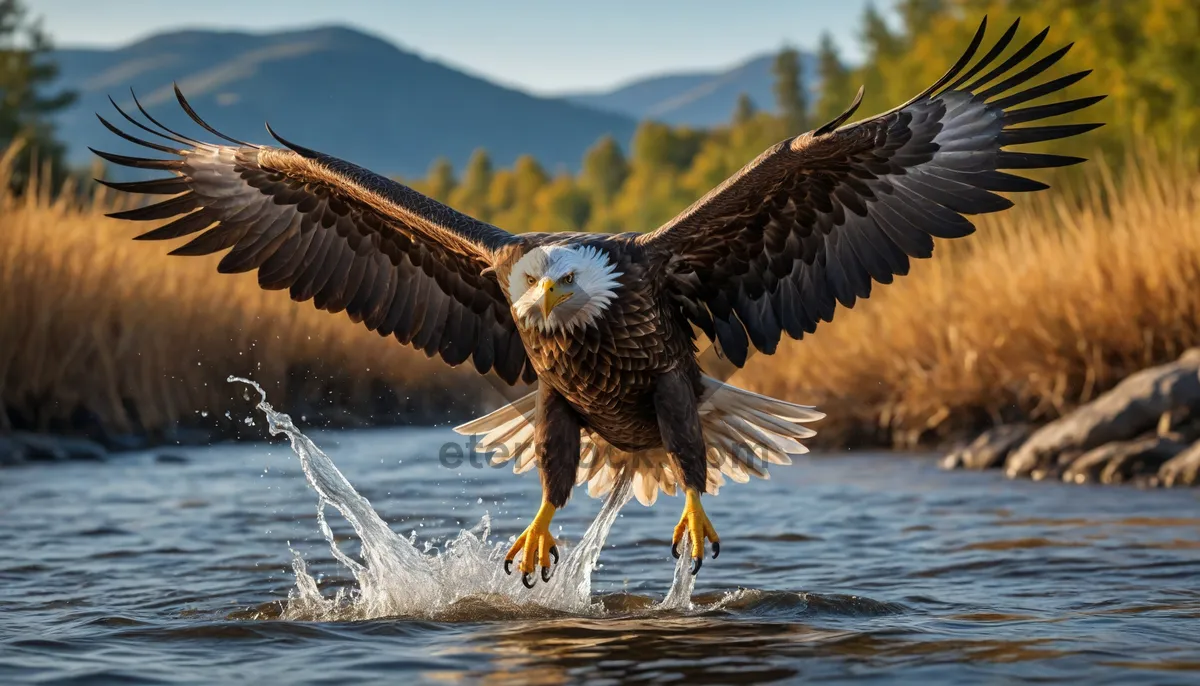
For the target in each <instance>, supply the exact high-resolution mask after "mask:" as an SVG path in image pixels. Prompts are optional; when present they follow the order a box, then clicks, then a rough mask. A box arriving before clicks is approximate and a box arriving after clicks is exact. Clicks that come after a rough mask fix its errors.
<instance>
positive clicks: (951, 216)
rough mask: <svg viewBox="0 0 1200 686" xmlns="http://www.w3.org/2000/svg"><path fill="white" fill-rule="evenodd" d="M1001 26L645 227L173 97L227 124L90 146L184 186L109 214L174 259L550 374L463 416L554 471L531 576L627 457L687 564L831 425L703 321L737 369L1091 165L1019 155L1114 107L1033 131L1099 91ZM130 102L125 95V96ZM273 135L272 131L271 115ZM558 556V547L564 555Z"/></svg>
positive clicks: (416, 343)
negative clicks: (765, 377) (389, 161)
mask: <svg viewBox="0 0 1200 686" xmlns="http://www.w3.org/2000/svg"><path fill="white" fill-rule="evenodd" d="M986 25H987V22H986V20H985V21H984V22H983V23H981V25H980V27H979V30H978V31H977V32H976V34H975V36H974V38H973V40H972V41H971V43H970V45H969V46H968V48H967V50H966V52H965V53H964V54H963V56H962V58H961V59H960V60H959V61H958V62H957V63H956V64H955V65H954V66H953V67H952V68H951V69H950V70H949V71H948V72H947V73H946V75H945V76H943V77H942V78H941V79H939V80H938V81H937V82H936V83H934V84H933V85H932V86H930V87H929V88H928V89H926V90H925V91H924V92H922V93H920V94H919V95H917V96H916V97H915V98H913V99H912V100H910V101H909V102H907V103H905V104H903V105H901V106H899V107H897V108H895V109H893V110H890V111H888V112H885V113H883V114H880V115H878V116H875V117H871V118H869V119H864V120H861V121H858V122H855V123H853V124H849V125H843V124H844V122H845V121H847V120H848V119H849V118H850V116H851V115H852V114H853V113H854V111H855V109H856V108H857V106H858V102H859V101H860V100H861V97H862V92H861V91H860V92H859V96H858V98H856V99H855V102H854V103H853V104H852V105H851V106H850V108H849V109H848V110H847V111H846V112H845V113H843V114H842V115H840V116H839V117H838V118H837V119H835V120H834V121H831V122H829V123H828V124H826V125H824V126H822V127H820V128H818V129H816V130H815V131H811V132H809V133H805V134H803V135H799V136H796V137H794V138H789V139H787V140H785V141H782V142H780V143H779V144H777V145H775V146H773V147H772V148H770V149H769V150H767V151H766V152H764V153H763V154H762V155H760V156H759V157H758V158H757V159H755V160H754V161H752V162H750V163H749V164H748V165H746V166H745V167H744V168H743V169H742V170H741V171H739V172H738V173H737V174H735V175H734V176H733V177H731V178H729V179H728V180H726V181H725V182H724V183H722V184H721V185H720V186H719V187H717V188H716V189H714V190H713V191H711V192H710V193H708V194H707V195H705V196H704V197H703V198H701V199H700V200H698V201H697V202H696V203H695V204H693V205H692V206H691V207H689V208H688V209H686V210H685V211H684V212H682V213H681V214H680V215H679V216H677V217H676V218H674V219H672V220H671V221H670V222H668V223H667V224H666V225H664V226H662V227H661V228H659V229H658V230H656V231H653V232H651V233H647V234H636V233H623V234H586V233H526V234H516V235H514V234H510V233H508V232H506V231H504V230H502V229H500V228H497V227H495V226H492V225H490V224H487V223H485V222H482V221H479V220H476V219H473V218H471V217H469V216H466V215H464V214H461V213H459V212H456V211H455V210H453V209H451V208H449V207H446V206H445V205H442V204H441V203H438V202H436V201H434V200H432V199H430V198H428V197H425V196H424V195H421V194H420V193H418V192H416V191H414V190H412V189H411V188H408V187H406V186H404V185H402V184H400V183H397V182H395V181H391V180H389V179H386V178H384V177H382V176H379V175H377V174H374V173H372V172H370V171H367V170H365V169H362V168H360V167H357V166H355V165H353V164H350V163H348V162H345V161H342V160H340V159H337V158H334V157H331V156H328V155H324V154H322V153H319V152H316V151H314V150H310V149H308V148H304V147H301V146H299V145H296V144H294V143H290V142H288V141H286V140H284V139H283V138H281V137H279V136H278V135H276V134H275V133H274V132H273V131H272V132H271V134H272V136H274V137H275V138H276V139H277V140H278V141H279V142H280V144H282V145H283V146H284V147H283V148H278V147H266V146H259V145H253V144H250V143H244V142H241V141H237V140H234V139H231V138H229V137H227V136H225V135H223V134H221V133H219V132H218V131H217V130H216V129H214V128H212V127H211V126H209V125H208V124H207V123H205V122H204V121H203V120H202V119H200V117H199V116H198V115H197V114H196V113H195V112H194V111H193V110H192V108H191V106H190V105H188V103H187V101H186V100H185V99H184V97H183V94H182V93H180V92H179V90H178V88H177V89H176V95H177V96H178V99H179V103H180V105H181V106H182V107H183V108H184V110H185V111H186V112H187V113H188V114H189V115H190V116H191V117H192V118H193V119H194V120H195V121H196V122H197V123H198V124H199V125H200V126H202V127H203V128H204V129H205V130H207V131H208V132H209V133H211V134H213V135H214V136H217V137H219V138H220V139H222V140H224V141H226V143H227V144H210V143H204V142H201V141H198V140H195V139H192V138H190V137H187V136H184V135H182V134H179V133H176V132H174V131H172V130H171V129H168V128H166V127H165V126H163V125H162V124H160V123H159V122H157V121H156V120H154V118H153V117H151V116H150V115H149V114H148V113H147V112H146V111H145V110H144V109H143V108H142V107H141V105H140V103H137V102H136V99H135V101H134V102H135V104H136V106H137V108H138V109H139V111H140V112H141V114H142V115H143V116H144V117H145V118H146V120H147V121H148V123H143V122H142V121H140V120H138V119H136V118H134V117H133V116H131V115H129V114H127V113H126V112H125V111H123V110H121V109H120V108H119V107H118V108H117V110H118V112H119V113H120V114H121V115H122V116H123V117H124V118H125V119H126V120H127V121H128V122H129V123H130V124H132V125H133V126H135V127H137V128H138V129H140V130H142V131H144V132H147V133H150V134H153V135H154V136H156V137H157V138H159V139H161V140H163V141H165V143H158V142H153V141H148V140H143V139H140V138H137V137H135V136H132V135H130V134H128V133H126V132H124V131H122V130H121V129H119V128H117V127H116V126H114V125H112V124H111V123H109V122H108V121H106V120H104V119H103V118H101V121H102V122H103V123H104V125H105V126H106V127H108V128H109V129H110V130H111V131H113V132H114V133H116V134H117V135H119V136H121V137H122V138H125V139H127V140H130V141H133V142H135V143H138V144H139V145H143V146H145V147H148V148H151V149H153V150H157V151H160V152H163V153H166V154H168V155H169V156H170V157H168V158H167V159H147V158H141V157H127V156H123V155H114V154H111V153H104V152H99V151H95V152H96V154H97V155H99V156H100V157H102V158H103V159H105V160H108V161H109V162H112V163H114V164H118V165H123V166H128V167H136V168H142V169H154V170H162V171H166V172H170V173H171V174H172V176H169V177H166V178H162V179H155V180H151V181H135V182H127V183H118V182H105V183H107V185H109V186H111V187H113V188H115V189H117V190H121V191H126V192H129V193H139V194H161V195H170V196H173V197H171V198H169V199H167V200H164V201H162V202H159V203H157V204H152V205H148V206H146V207H139V208H137V209H132V210H126V211H122V212H117V213H114V215H113V216H115V217H118V218H122V219H130V220H139V221H142V220H164V219H170V220H171V221H170V222H168V223H167V224H165V225H163V226H160V227H158V228H156V229H154V230H152V231H150V232H148V233H145V234H142V235H141V236H139V237H138V238H139V239H144V240H163V239H175V238H182V237H184V236H191V239H190V240H189V241H188V242H187V243H185V244H184V245H182V246H180V247H178V248H176V249H175V250H173V251H172V253H171V254H174V255H206V254H211V253H217V252H223V251H228V252H226V253H225V255H224V257H223V258H222V259H221V261H220V264H219V267H218V269H219V270H220V271H221V272H245V271H252V270H257V271H258V281H259V284H260V285H261V286H262V287H263V288H267V289H288V290H289V292H290V294H291V297H292V298H293V299H294V300H297V301H306V300H311V301H312V302H313V304H314V305H316V306H317V307H319V308H321V309H325V310H328V311H330V312H341V311H345V312H346V314H347V315H348V316H349V317H350V319H351V320H352V321H354V322H361V323H362V324H364V325H365V326H366V327H367V328H368V329H371V330H372V331H376V332H378V333H379V334H380V335H382V336H395V337H396V339H397V340H398V341H400V342H401V343H404V344H408V345H412V346H413V347H415V348H417V349H420V350H422V351H424V352H425V353H426V354H427V355H430V356H432V355H435V354H436V355H439V356H441V358H442V359H443V360H445V361H446V363H448V364H451V365H457V364H461V363H464V362H466V361H467V360H468V359H470V360H471V361H472V363H473V364H474V366H475V368H476V369H477V370H478V371H479V372H480V373H481V374H482V373H487V372H490V371H494V372H495V374H496V376H498V377H499V378H501V379H503V380H504V381H506V382H507V383H509V384H514V383H517V382H520V381H524V382H528V383H534V384H536V390H535V391H534V392H533V393H530V394H529V395H527V396H525V397H524V398H521V399H519V400H517V401H515V402H513V403H511V404H510V405H507V406H505V407H503V408H501V409H499V410H497V411H496V412H493V413H492V414H489V415H487V416H485V417H482V418H480V419H477V420H474V421H472V422H470V423H468V424H465V425H463V426H461V427H458V430H459V431H461V432H463V433H472V434H482V435H483V439H482V442H481V444H480V447H481V449H483V450H486V451H488V452H492V453H493V458H492V459H493V460H494V461H503V460H512V461H513V462H514V469H515V471H518V472H520V471H525V470H527V469H531V468H533V467H534V466H537V467H538V469H539V471H540V473H541V477H542V492H543V502H542V507H541V509H540V510H539V511H538V514H537V515H536V517H535V518H534V520H533V523H532V524H530V526H529V527H528V528H527V529H526V531H525V533H523V534H522V535H521V536H520V537H519V538H518V539H517V541H516V543H515V544H514V545H513V547H512V549H511V550H510V551H509V553H508V555H507V556H506V561H505V569H506V570H511V564H512V562H514V561H515V560H516V558H517V557H518V556H519V557H520V564H519V568H520V571H521V572H522V581H523V582H524V583H525V585H527V586H532V584H533V583H534V582H535V581H536V576H535V572H536V569H537V567H538V566H539V565H540V566H541V575H542V578H543V579H544V580H548V578H549V573H550V569H551V565H552V564H553V562H557V558H558V551H557V548H556V547H555V541H554V539H553V537H552V536H551V535H550V532H549V524H550V521H551V518H552V517H553V516H554V513H555V512H556V511H557V510H558V509H559V508H561V507H563V506H564V505H565V504H566V502H567V500H568V498H569V496H570V493H571V490H572V488H573V486H575V485H576V484H577V483H587V484H588V491H589V493H591V494H592V495H600V494H603V493H605V492H607V491H608V490H609V489H610V488H612V487H613V485H614V484H615V483H616V482H617V480H618V479H619V478H622V474H624V475H625V476H626V477H628V476H630V475H631V478H632V480H633V488H634V492H635V495H636V496H637V497H638V499H639V500H640V501H641V502H643V503H645V504H647V505H648V504H651V503H653V502H654V500H655V498H656V497H657V494H658V492H659V491H660V490H661V491H664V492H667V493H669V494H674V493H676V492H677V491H678V490H680V489H682V490H683V491H684V493H685V496H686V502H685V507H684V513H683V516H682V517H681V519H680V522H679V525H678V526H677V527H676V528H675V531H674V535H673V537H672V550H673V551H676V552H677V546H678V544H679V543H680V542H681V541H682V540H683V538H684V536H685V535H686V536H687V537H688V542H689V543H690V544H691V555H692V556H693V573H695V571H696V570H698V569H699V567H700V564H701V561H702V560H703V556H704V544H705V541H706V540H707V541H711V542H712V549H713V557H716V556H717V554H718V553H719V551H720V544H719V542H718V541H719V539H718V537H717V534H716V531H715V529H714V528H713V526H712V523H711V522H710V521H709V519H708V517H707V516H706V514H705V512H704V509H703V507H702V506H701V504H700V497H701V494H704V493H710V494H715V493H716V492H717V490H718V489H719V487H720V486H721V485H722V484H723V483H724V482H725V480H726V479H727V478H728V479H731V480H733V481H738V482H744V481H746V480H748V479H749V477H750V476H751V475H755V476H760V477H764V476H765V475H766V465H767V464H788V463H789V462H790V458H789V455H793V454H796V453H801V452H804V446H803V445H802V444H801V443H800V441H801V440H802V439H805V438H808V437H810V436H812V435H813V431H812V430H811V429H809V428H807V427H805V426H804V425H803V424H804V423H806V422H811V421H813V420H816V419H819V418H820V417H821V416H822V415H821V414H820V413H819V412H817V411H815V410H814V409H813V408H811V407H807V406H803V405H796V404H792V403H788V402H784V401H781V400H776V399H773V398H768V397H765V396H761V395H758V394H755V393H750V392H748V391H744V390H742V389H738V388H735V387H732V386H729V385H726V384H723V383H721V382H720V381H717V380H716V379H713V378H711V377H708V376H705V375H704V374H703V373H702V371H701V369H700V365H699V363H698V361H697V345H696V343H697V341H696V336H697V334H696V331H697V330H698V331H700V332H702V334H703V335H704V336H706V337H707V338H708V339H710V340H711V341H712V342H713V344H714V345H716V346H717V348H718V350H719V351H720V353H721V354H722V355H723V356H724V357H725V358H726V359H727V360H729V361H730V362H732V363H733V364H735V365H737V366H738V367H740V366H742V365H743V364H745V362H746V360H747V358H748V356H749V354H750V352H751V350H752V349H753V350H758V351H760V352H762V353H767V354H771V353H774V352H775V350H776V347H777V345H778V343H779V340H780V338H781V337H782V336H783V335H784V334H786V335H788V336H790V337H791V338H796V339H799V338H801V337H803V335H804V334H806V333H813V332H814V331H815V330H816V327H817V324H818V323H819V322H822V321H829V320H831V319H832V318H833V315H834V312H835V310H836V309H837V306H838V305H839V304H841V305H842V306H845V307H853V306H854V303H855V302H856V300H857V299H858V298H865V297H868V296H869V295H870V293H871V288H872V286H873V284H874V283H891V281H892V279H893V278H894V277H895V276H896V275H903V274H905V273H907V272H908V269H909V260H910V259H911V258H925V257H929V256H931V255H932V253H933V248H934V238H958V237H962V236H966V235H968V234H970V233H971V232H972V231H973V230H974V227H973V226H972V224H971V222H970V221H969V220H968V219H967V218H966V216H964V215H972V214H981V213H986V212H995V211H998V210H1003V209H1006V208H1008V207H1010V206H1011V205H1012V201H1011V200H1010V199H1008V198H1007V197H1005V196H1001V195H997V193H998V192H1003V193H1016V192H1026V191H1035V190H1040V189H1043V188H1045V187H1046V186H1045V185H1044V184H1042V183H1040V182H1038V181H1034V180H1031V179H1028V178H1025V177H1023V176H1020V175H1018V174H1014V173H1010V172H1009V171H1004V170H1022V169H1038V168H1046V167H1058V166H1065V165H1069V164H1075V163H1077V162H1081V161H1082V160H1081V159H1079V158H1074V157H1064V156H1059V155H1051V154H1045V153H1029V152H1018V151H1012V150H1008V149H1007V147H1008V146H1010V145H1018V144H1022V143H1034V142H1041V141H1048V140H1054V139H1057V138H1065V137H1068V136H1074V135H1077V134H1080V133H1084V132H1086V131H1088V130H1090V129H1092V128H1095V127H1096V126H1099V124H1072V125H1049V126H1018V125H1020V124H1026V123H1029V122H1035V121H1039V120H1041V119H1045V118H1048V117H1053V116H1056V115H1060V114H1066V113H1069V112H1073V111H1076V110H1079V109H1082V108H1084V107H1087V106H1089V105H1092V104H1094V103H1095V102H1097V101H1098V100H1100V99H1101V97H1102V96H1096V97H1086V98H1080V99H1075V100H1068V101H1064V102H1055V103H1052V104H1044V105H1031V106H1030V105H1026V106H1024V107H1022V105H1025V104H1026V103H1027V102H1029V101H1032V100H1034V99H1037V98H1040V97H1043V96H1046V95H1049V94H1052V93H1056V92H1058V91H1060V90H1062V89H1063V88H1066V87H1067V86H1069V85H1071V84H1073V83H1075V82H1077V81H1079V80H1080V79H1082V78H1083V77H1084V76H1086V75H1087V73H1088V72H1086V71H1085V72H1078V73H1075V74H1070V75H1068V76H1063V77H1060V78H1057V79H1053V80H1050V81H1046V82H1043V83H1041V84H1039V85H1033V86H1030V85H1029V83H1030V81H1031V80H1032V79H1034V78H1036V77H1037V76H1038V75H1040V74H1041V73H1042V72H1044V71H1045V70H1046V69H1048V68H1049V67H1050V66H1052V65H1053V64H1054V63H1056V62H1057V61H1058V60H1060V59H1061V58H1062V56H1063V55H1064V54H1065V53H1066V51H1067V49H1068V48H1069V47H1070V46H1067V48H1062V49H1060V50H1057V51H1054V52H1052V53H1049V54H1048V55H1046V56H1045V57H1043V58H1041V59H1038V60H1036V61H1031V60H1030V58H1031V57H1032V55H1033V53H1034V52H1036V51H1037V49H1038V48H1039V47H1040V46H1041V43H1042V42H1043V40H1044V39H1045V37H1046V33H1047V32H1046V31H1042V32H1041V33H1039V34H1037V35H1036V36H1035V37H1034V38H1033V39H1032V40H1030V41H1029V42H1028V43H1025V44H1024V45H1022V46H1021V47H1019V48H1017V49H1016V50H1014V51H1013V52H1012V53H1011V54H1010V55H1009V56H1007V57H1006V58H1005V59H1004V60H1002V61H1000V59H999V58H1000V56H1001V55H1002V54H1003V53H1004V52H1005V51H1006V49H1007V48H1008V47H1009V45H1010V43H1011V42H1012V39H1013V37H1014V36H1015V34H1016V29H1017V24H1016V23H1014V24H1013V25H1012V26H1011V27H1009V28H1008V29H1007V30H1006V31H1005V32H1004V34H1003V35H1002V36H1001V37H1000V39H999V40H998V41H997V42H996V43H995V44H994V45H993V47H992V48H990V49H989V50H988V51H987V52H986V54H984V55H983V57H981V58H979V59H978V60H975V55H976V53H977V51H978V49H979V47H980V45H981V43H982V40H983V37H984V33H985V29H986ZM114 106H116V103H114ZM268 130H270V129H269V128H268ZM552 561H553V562H552Z"/></svg>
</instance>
